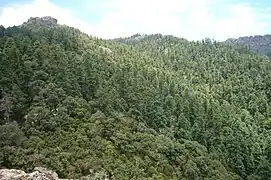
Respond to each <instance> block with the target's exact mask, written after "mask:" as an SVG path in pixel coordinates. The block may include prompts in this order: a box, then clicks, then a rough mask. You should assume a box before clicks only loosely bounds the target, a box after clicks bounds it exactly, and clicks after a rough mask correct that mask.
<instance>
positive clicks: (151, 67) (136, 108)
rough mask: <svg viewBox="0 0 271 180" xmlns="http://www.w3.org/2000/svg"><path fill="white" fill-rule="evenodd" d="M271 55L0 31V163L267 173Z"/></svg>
mask: <svg viewBox="0 0 271 180" xmlns="http://www.w3.org/2000/svg"><path fill="white" fill-rule="evenodd" d="M270 80H271V61H270V59H268V58H267V57H265V56H261V55H259V54H257V53H256V52H253V51H250V50H249V49H248V48H246V47H243V46H237V45H230V44H225V43H221V42H217V41H214V40H210V39H204V40H202V41H188V40H186V39H182V38H177V37H174V36H170V35H161V34H152V35H140V34H136V35H134V36H132V37H130V38H119V39H113V40H103V39H101V38H97V37H92V36H90V35H87V34H85V33H82V32H80V31H79V30H78V29H76V28H72V27H68V26H65V25H56V26H51V25H48V24H42V23H34V24H33V23H32V24H24V25H22V26H14V27H8V28H4V27H3V26H0V168H15V169H22V170H25V171H31V170H33V168H34V167H36V166H42V167H47V168H49V169H52V170H54V171H56V172H57V174H58V175H59V177H61V178H71V179H72V178H79V177H82V176H87V175H88V174H90V173H92V172H100V173H104V174H107V175H108V177H109V179H118V180H119V179H120V180H130V179H134V180H137V179H142V180H143V179H161V180H162V179H165V180H179V179H182V180H201V179H204V180H207V179H208V180H209V179H210V180H268V179H270V177H271V81H270Z"/></svg>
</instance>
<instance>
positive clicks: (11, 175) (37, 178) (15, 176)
mask: <svg viewBox="0 0 271 180" xmlns="http://www.w3.org/2000/svg"><path fill="white" fill-rule="evenodd" d="M22 179H25V180H58V175H57V174H56V173H55V172H53V171H51V170H48V169H46V168H42V167H36V168H35V169H34V172H32V173H25V172H24V171H21V170H16V169H0V180H22Z"/></svg>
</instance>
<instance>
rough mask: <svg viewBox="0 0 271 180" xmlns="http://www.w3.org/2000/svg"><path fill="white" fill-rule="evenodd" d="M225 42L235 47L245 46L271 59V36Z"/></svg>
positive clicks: (242, 38)
mask: <svg viewBox="0 0 271 180" xmlns="http://www.w3.org/2000/svg"><path fill="white" fill-rule="evenodd" d="M225 42H226V43H229V44H234V45H237V44H239V45H245V46H247V47H249V48H250V49H251V50H253V51H256V52H258V53H260V54H262V55H266V56H268V57H269V58H271V35H264V36H249V37H247V36H246V37H240V38H238V39H228V40H226V41H225Z"/></svg>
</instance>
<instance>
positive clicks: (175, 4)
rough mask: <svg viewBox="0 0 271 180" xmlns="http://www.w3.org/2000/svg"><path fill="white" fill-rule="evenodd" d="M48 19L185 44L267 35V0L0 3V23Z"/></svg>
mask: <svg viewBox="0 0 271 180" xmlns="http://www.w3.org/2000/svg"><path fill="white" fill-rule="evenodd" d="M42 16H52V17H54V18H56V19H58V22H59V23H60V24H66V25H69V26H73V27H76V28H78V29H80V30H81V31H83V32H85V33H87V34H91V35H94V36H99V37H102V38H116V37H127V36H131V35H133V34H136V33H143V34H153V33H162V34H170V35H174V36H178V37H182V38H186V39H188V40H200V39H203V38H207V37H208V38H212V39H216V40H226V39H227V38H237V37H240V36H249V35H264V34H271V1H270V0H258V1H256V0H66V1H64V0H0V24H2V25H4V26H5V27H8V26H13V25H20V24H22V23H23V22H25V21H27V19H29V18H30V17H42Z"/></svg>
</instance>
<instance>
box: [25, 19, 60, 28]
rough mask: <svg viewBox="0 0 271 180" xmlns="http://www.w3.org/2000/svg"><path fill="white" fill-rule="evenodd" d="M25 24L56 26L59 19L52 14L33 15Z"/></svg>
mask: <svg viewBox="0 0 271 180" xmlns="http://www.w3.org/2000/svg"><path fill="white" fill-rule="evenodd" d="M25 25H43V26H49V27H54V26H57V19H55V18H53V17H51V16H45V17H31V18H30V19H28V21H27V22H25V23H23V26H25Z"/></svg>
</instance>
